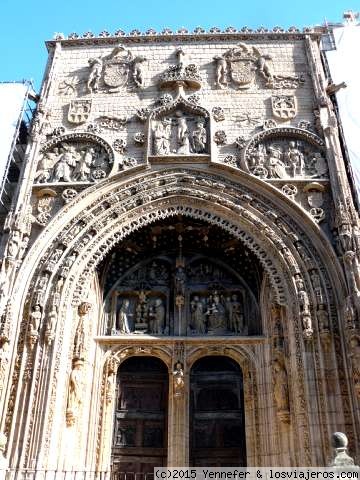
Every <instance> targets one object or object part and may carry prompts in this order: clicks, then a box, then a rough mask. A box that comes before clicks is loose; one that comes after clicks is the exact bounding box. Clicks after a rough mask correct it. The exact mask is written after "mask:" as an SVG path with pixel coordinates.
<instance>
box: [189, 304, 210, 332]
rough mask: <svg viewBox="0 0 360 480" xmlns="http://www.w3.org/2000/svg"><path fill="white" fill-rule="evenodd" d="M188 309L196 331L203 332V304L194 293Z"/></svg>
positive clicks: (204, 319) (204, 330) (204, 329)
mask: <svg viewBox="0 0 360 480" xmlns="http://www.w3.org/2000/svg"><path fill="white" fill-rule="evenodd" d="M190 310H191V324H192V327H193V328H194V330H195V331H196V333H200V334H202V333H205V332H206V327H205V321H206V318H205V312H204V304H203V302H202V301H201V300H200V298H199V297H198V296H197V295H195V296H194V297H193V299H192V301H191V303H190Z"/></svg>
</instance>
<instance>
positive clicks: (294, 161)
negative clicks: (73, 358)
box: [286, 141, 305, 177]
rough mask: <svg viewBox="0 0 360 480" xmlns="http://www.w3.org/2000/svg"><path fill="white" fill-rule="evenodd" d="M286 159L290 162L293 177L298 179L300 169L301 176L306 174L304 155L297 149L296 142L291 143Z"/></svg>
mask: <svg viewBox="0 0 360 480" xmlns="http://www.w3.org/2000/svg"><path fill="white" fill-rule="evenodd" d="M286 157H287V159H288V161H289V165H290V173H291V176H292V177H296V172H297V169H299V175H300V176H303V175H304V173H305V171H304V169H305V164H304V155H303V153H301V152H300V150H299V149H298V148H296V144H295V142H293V141H291V142H289V148H288V151H287V153H286Z"/></svg>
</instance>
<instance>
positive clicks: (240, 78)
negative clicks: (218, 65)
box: [230, 59, 256, 89]
mask: <svg viewBox="0 0 360 480" xmlns="http://www.w3.org/2000/svg"><path fill="white" fill-rule="evenodd" d="M255 71H256V67H255V66H254V63H253V62H252V61H249V60H240V59H239V60H236V61H231V62H230V76H231V80H232V81H233V82H234V83H235V84H236V85H237V87H238V88H240V89H242V88H249V87H250V86H251V84H252V82H253V80H254V78H255Z"/></svg>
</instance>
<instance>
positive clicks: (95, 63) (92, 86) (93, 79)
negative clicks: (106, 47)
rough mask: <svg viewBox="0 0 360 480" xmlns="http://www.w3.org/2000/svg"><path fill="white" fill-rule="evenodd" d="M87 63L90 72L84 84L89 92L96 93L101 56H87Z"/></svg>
mask: <svg viewBox="0 0 360 480" xmlns="http://www.w3.org/2000/svg"><path fill="white" fill-rule="evenodd" d="M88 63H89V67H90V73H89V77H88V81H87V84H86V86H87V89H88V91H89V92H90V93H96V92H97V91H98V89H99V82H100V78H101V73H102V69H103V62H102V59H101V58H89V60H88Z"/></svg>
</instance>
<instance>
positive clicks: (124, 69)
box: [87, 45, 146, 93]
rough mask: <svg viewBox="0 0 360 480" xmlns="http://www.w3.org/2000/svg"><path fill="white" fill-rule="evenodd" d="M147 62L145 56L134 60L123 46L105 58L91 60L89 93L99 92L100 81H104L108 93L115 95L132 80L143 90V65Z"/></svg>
mask: <svg viewBox="0 0 360 480" xmlns="http://www.w3.org/2000/svg"><path fill="white" fill-rule="evenodd" d="M145 60H146V58H145V57H143V56H137V57H135V58H134V56H133V54H132V53H131V52H130V50H126V48H125V47H124V46H123V45H118V46H117V47H115V48H114V49H113V50H112V52H111V53H110V54H109V55H107V56H105V57H98V58H90V59H89V68H90V72H89V76H88V80H87V89H88V91H89V92H90V93H96V92H97V91H98V90H99V86H100V80H102V81H103V82H104V84H105V86H106V87H107V89H106V91H107V92H108V93H115V92H118V91H120V90H122V89H123V88H125V87H126V86H127V85H128V83H129V79H130V78H132V80H133V82H134V84H135V85H136V86H137V87H139V88H143V87H144V78H143V72H142V67H141V64H142V63H143V62H144V61H145Z"/></svg>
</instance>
